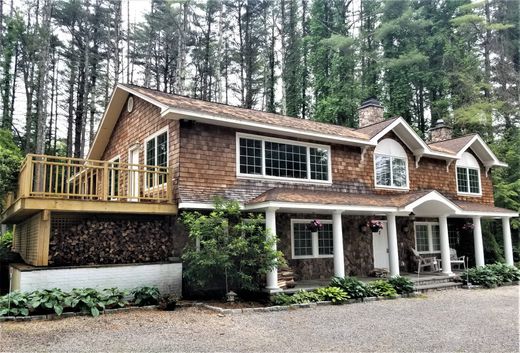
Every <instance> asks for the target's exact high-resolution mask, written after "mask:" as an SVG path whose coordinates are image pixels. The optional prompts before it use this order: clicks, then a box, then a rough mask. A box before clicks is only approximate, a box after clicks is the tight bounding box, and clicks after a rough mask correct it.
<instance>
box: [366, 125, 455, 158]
mask: <svg viewBox="0 0 520 353" xmlns="http://www.w3.org/2000/svg"><path fill="white" fill-rule="evenodd" d="M390 131H392V132H394V133H395V134H396V135H397V136H398V137H399V139H400V140H401V141H402V142H403V143H404V144H405V145H406V146H407V147H408V149H409V150H410V151H412V153H413V155H414V156H415V157H416V164H418V163H419V160H420V159H421V158H422V157H430V158H436V159H443V160H445V161H446V162H447V163H451V162H452V161H454V160H456V159H458V158H459V157H457V156H456V155H454V154H451V153H444V152H438V151H433V150H432V149H430V147H429V146H428V145H427V144H426V142H424V141H423V140H422V139H421V138H420V137H419V135H418V134H417V133H416V132H415V131H414V129H412V127H411V126H410V125H409V124H408V123H407V122H406V120H404V119H403V118H402V117H398V118H397V119H396V120H395V121H394V122H392V123H391V124H390V125H388V126H387V127H386V128H384V129H383V130H381V131H380V132H379V133H378V134H377V135H375V136H374V137H373V138H372V139H371V140H370V142H372V143H374V144H377V143H378V141H379V140H380V139H382V138H383V137H384V136H385V135H386V134H388V133H389V132H390Z"/></svg>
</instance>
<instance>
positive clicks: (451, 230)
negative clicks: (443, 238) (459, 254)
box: [448, 223, 459, 248]
mask: <svg viewBox="0 0 520 353" xmlns="http://www.w3.org/2000/svg"><path fill="white" fill-rule="evenodd" d="M448 239H449V243H450V248H456V247H457V245H458V244H459V233H458V231H457V227H456V226H455V224H452V223H448Z"/></svg>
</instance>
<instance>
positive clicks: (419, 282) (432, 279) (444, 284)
mask: <svg viewBox="0 0 520 353" xmlns="http://www.w3.org/2000/svg"><path fill="white" fill-rule="evenodd" d="M409 278H410V279H411V280H412V281H413V282H414V289H415V291H416V292H421V293H425V292H429V291H437V290H447V289H457V288H460V287H462V282H457V281H456V277H454V276H442V275H421V276H419V277H417V276H409Z"/></svg>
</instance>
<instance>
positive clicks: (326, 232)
mask: <svg viewBox="0 0 520 353" xmlns="http://www.w3.org/2000/svg"><path fill="white" fill-rule="evenodd" d="M310 221H311V220H293V221H292V237H293V241H292V244H293V257H294V258H311V257H330V256H333V253H334V247H333V239H332V223H331V222H330V221H320V222H321V223H322V225H323V228H322V229H320V230H318V232H317V234H313V233H311V232H310V231H309V230H308V229H307V225H308V224H309V222H310Z"/></svg>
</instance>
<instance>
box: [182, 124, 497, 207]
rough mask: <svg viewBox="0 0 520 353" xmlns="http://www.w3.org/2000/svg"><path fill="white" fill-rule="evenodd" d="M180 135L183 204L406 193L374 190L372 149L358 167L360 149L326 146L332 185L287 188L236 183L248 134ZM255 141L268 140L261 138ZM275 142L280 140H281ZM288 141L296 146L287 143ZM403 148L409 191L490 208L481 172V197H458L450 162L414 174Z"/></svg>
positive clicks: (202, 129) (431, 163) (202, 131)
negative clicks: (275, 191)
mask: <svg viewBox="0 0 520 353" xmlns="http://www.w3.org/2000/svg"><path fill="white" fill-rule="evenodd" d="M180 131H181V133H180V141H181V147H180V166H179V168H180V169H179V183H178V186H179V195H180V199H181V201H182V202H210V201H211V198H212V196H214V195H221V196H223V197H226V198H231V199H236V200H239V201H242V202H246V201H248V200H251V199H252V198H254V197H256V196H258V195H260V194H261V193H263V192H265V191H267V190H269V189H272V188H276V187H289V188H298V189H313V190H329V191H330V190H333V191H340V192H349V193H377V194H402V193H406V192H407V191H406V190H402V191H399V190H398V191H396V190H388V189H382V188H375V186H374V161H373V151H374V149H373V148H371V149H369V150H368V151H367V152H366V153H365V156H364V161H361V151H360V148H358V147H353V146H346V145H334V144H332V145H330V146H331V155H332V185H330V184H325V185H324V184H318V183H312V182H297V181H296V182H288V181H277V180H266V179H261V178H256V179H255V178H247V177H242V176H239V177H237V175H236V133H237V132H245V133H250V134H251V132H250V131H239V130H236V129H232V128H227V127H221V126H213V125H207V124H202V123H192V122H185V123H181V126H180ZM253 134H254V133H253ZM257 135H259V136H269V135H266V134H257ZM276 137H278V138H280V136H276ZM385 137H388V138H394V139H395V140H397V141H398V142H400V141H399V139H398V138H397V137H396V136H395V135H394V134H393V133H389V134H387V135H386V136H385ZM287 140H288V141H299V140H297V139H292V138H291V139H287ZM300 141H302V140H300ZM303 142H313V141H303ZM319 143H320V144H325V143H322V142H319ZM400 143H401V142H400ZM401 144H402V143H401ZM402 145H403V147H404V148H405V150H406V152H407V154H408V173H409V181H410V191H420V190H432V189H434V190H437V191H439V192H441V193H443V194H444V195H445V196H448V197H450V198H453V199H457V200H465V201H471V202H479V203H486V204H491V205H492V204H493V189H492V183H491V177H490V175H489V176H486V173H485V169H484V168H483V167H482V168H481V173H480V174H481V188H482V196H476V197H471V196H458V195H457V185H456V177H455V162H453V163H451V165H450V167H449V171H448V172H447V171H446V162H445V161H443V160H437V159H432V158H422V159H421V160H420V163H419V168H415V157H414V156H413V154H412V153H411V151H409V149H408V148H407V147H406V146H405V145H404V144H402Z"/></svg>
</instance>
